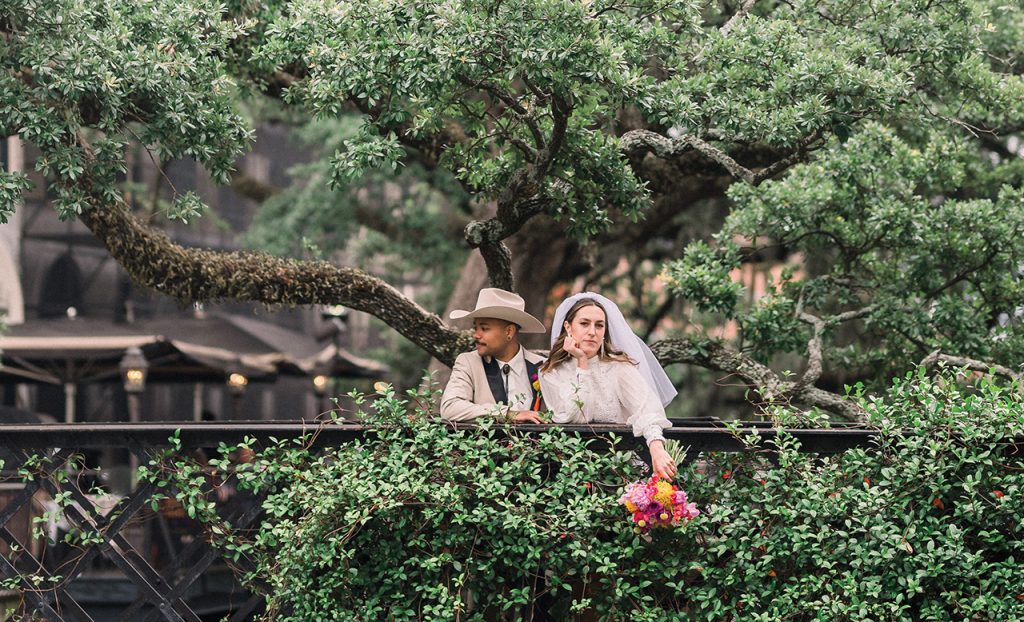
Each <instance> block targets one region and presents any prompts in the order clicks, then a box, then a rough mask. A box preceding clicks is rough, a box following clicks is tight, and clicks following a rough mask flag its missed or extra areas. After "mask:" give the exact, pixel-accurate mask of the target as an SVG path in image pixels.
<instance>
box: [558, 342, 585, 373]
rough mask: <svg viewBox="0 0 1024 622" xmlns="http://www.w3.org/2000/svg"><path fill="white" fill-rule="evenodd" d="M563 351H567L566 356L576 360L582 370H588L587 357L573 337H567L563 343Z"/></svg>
mask: <svg viewBox="0 0 1024 622" xmlns="http://www.w3.org/2000/svg"><path fill="white" fill-rule="evenodd" d="M562 349H563V350H565V353H566V354H568V355H569V356H571V357H573V358H574V359H576V362H577V363H578V364H579V365H580V367H581V368H583V369H586V368H587V355H586V353H585V352H583V348H581V347H580V344H579V343H578V342H577V341H576V340H575V339H573V338H572V335H566V336H565V341H563V342H562Z"/></svg>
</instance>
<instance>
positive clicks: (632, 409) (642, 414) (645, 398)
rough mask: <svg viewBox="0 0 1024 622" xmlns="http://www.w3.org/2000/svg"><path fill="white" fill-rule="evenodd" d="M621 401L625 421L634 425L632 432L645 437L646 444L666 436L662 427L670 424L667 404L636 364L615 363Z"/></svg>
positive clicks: (667, 426) (669, 426)
mask: <svg viewBox="0 0 1024 622" xmlns="http://www.w3.org/2000/svg"><path fill="white" fill-rule="evenodd" d="M616 368H617V369H616V375H617V377H618V389H619V390H618V394H619V403H620V404H621V405H622V408H623V410H624V411H625V414H626V423H628V424H629V425H631V426H633V435H634V436H637V437H640V436H642V437H644V439H645V440H646V441H647V444H648V445H650V444H651V442H652V441H656V440H664V438H665V436H664V435H663V434H662V432H661V431H662V430H664V429H666V428H671V427H672V423H671V422H670V421H669V420H668V417H666V416H665V407H664V406H662V405H661V400H659V399H658V396H656V395H655V394H654V391H652V390H651V388H650V386H649V385H648V384H647V382H645V381H644V378H643V376H641V375H640V372H639V371H638V370H637V368H636V367H634V366H633V365H628V364H618V365H616Z"/></svg>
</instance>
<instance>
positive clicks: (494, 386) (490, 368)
mask: <svg viewBox="0 0 1024 622" xmlns="http://www.w3.org/2000/svg"><path fill="white" fill-rule="evenodd" d="M523 360H524V361H526V376H527V378H529V379H530V394H531V397H532V398H533V399H531V400H530V403H531V404H532V403H533V402H535V401H536V400H537V389H536V388H535V387H534V386H533V379H534V378H536V377H537V364H536V363H531V362H530V361H529V360H528V359H526V358H525V357H524V359H523ZM483 361H484V374H486V375H487V384H488V386H490V387H491V393H492V394H493V395H494V401H495V402H501V403H504V404H508V395H507V394H506V393H505V380H504V378H502V376H503V375H504V374H502V373H501V365H499V364H498V359H496V358H494V357H493V356H490V357H487V358H484V360H483Z"/></svg>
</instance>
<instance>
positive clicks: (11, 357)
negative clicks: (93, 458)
mask: <svg viewBox="0 0 1024 622" xmlns="http://www.w3.org/2000/svg"><path fill="white" fill-rule="evenodd" d="M133 346H135V347H138V348H140V349H141V350H142V352H143V354H144V355H145V356H146V359H147V360H148V361H149V364H150V369H149V377H150V379H151V381H153V382H204V381H211V382H223V381H224V380H225V379H226V378H227V376H228V375H230V374H232V373H241V374H244V375H246V376H247V377H249V379H250V380H251V381H257V382H258V381H272V380H273V379H274V378H276V377H277V375H278V374H288V375H314V374H321V373H322V374H325V375H332V376H349V377H380V376H382V375H383V374H385V373H387V371H388V370H387V367H386V366H385V365H383V364H381V363H379V362H377V361H373V360H370V359H366V358H363V357H359V356H356V355H353V354H352V353H350V352H348V351H346V350H345V349H343V348H337V347H336V346H334V345H328V346H323V345H321V344H319V343H317V342H316V340H314V339H313V338H312V337H309V336H308V335H305V334H303V333H300V332H297V331H294V330H290V329H288V328H284V327H282V326H278V325H276V324H271V323H269V322H263V321H261V320H257V319H254V318H247V317H244V316H239V315H231V314H220V313H208V314H205V315H203V316H200V317H196V316H191V315H190V316H182V317H169V318H166V317H165V318H160V319H154V320H144V321H140V322H133V323H130V324H116V323H114V322H111V321H108V320H100V319H94V318H76V319H66V318H60V319H51V320H29V321H28V322H26V323H25V324H21V325H18V326H12V327H10V329H9V330H8V332H7V333H6V334H3V335H0V357H2V358H0V360H2V364H3V366H2V367H0V381H6V382H12V381H13V382H40V383H47V384H66V383H81V382H97V381H112V380H117V379H118V378H119V373H120V372H119V369H118V364H119V363H120V361H121V357H122V356H123V355H124V352H125V350H126V349H127V348H130V347H133Z"/></svg>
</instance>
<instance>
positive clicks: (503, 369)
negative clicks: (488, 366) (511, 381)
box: [501, 363, 512, 406]
mask: <svg viewBox="0 0 1024 622" xmlns="http://www.w3.org/2000/svg"><path fill="white" fill-rule="evenodd" d="M501 373H502V374H504V375H505V400H506V401H507V403H508V405H509V406H511V405H512V398H511V396H509V394H508V375H509V374H511V373H512V367H511V366H509V364H508V363H505V364H504V365H502V366H501Z"/></svg>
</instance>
